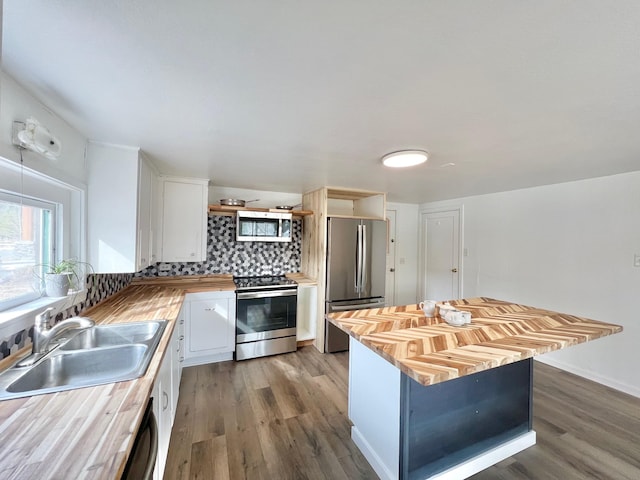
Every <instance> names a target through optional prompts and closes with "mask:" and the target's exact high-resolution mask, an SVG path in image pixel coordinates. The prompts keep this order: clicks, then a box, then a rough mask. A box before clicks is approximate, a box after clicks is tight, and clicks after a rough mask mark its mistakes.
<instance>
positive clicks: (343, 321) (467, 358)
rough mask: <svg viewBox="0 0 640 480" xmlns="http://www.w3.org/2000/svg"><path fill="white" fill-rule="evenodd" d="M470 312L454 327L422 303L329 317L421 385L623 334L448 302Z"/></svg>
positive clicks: (485, 303)
mask: <svg viewBox="0 0 640 480" xmlns="http://www.w3.org/2000/svg"><path fill="white" fill-rule="evenodd" d="M450 303H451V305H453V306H455V307H456V308H457V309H459V310H467V311H469V312H471V323H470V324H468V325H464V326H461V327H453V326H451V325H448V324H447V323H445V322H444V320H442V319H440V318H439V317H426V316H425V315H424V313H423V312H422V310H421V309H420V307H419V306H418V305H406V306H397V307H384V308H376V309H368V310H354V311H348V312H338V313H332V314H329V315H327V319H328V320H329V321H330V322H331V323H333V324H334V325H336V326H337V327H338V328H340V329H342V330H344V331H345V332H347V333H348V334H349V335H351V336H352V337H354V338H355V339H356V340H358V341H359V342H361V343H362V344H363V345H365V346H367V347H368V348H370V349H371V350H373V351H374V352H376V353H378V354H379V355H380V356H382V357H383V358H384V359H386V360H387V361H388V362H390V363H392V364H393V365H395V366H396V367H398V368H399V369H400V370H401V371H402V372H404V373H405V374H407V375H408V376H409V377H411V378H413V379H414V380H416V381H417V382H419V383H421V384H422V385H433V384H436V383H439V382H443V381H446V380H451V379H453V378H457V377H462V376H464V375H470V374H472V373H476V372H479V371H482V370H487V369H490V368H495V367H500V366H502V365H506V364H508V363H513V362H517V361H519V360H524V359H525V358H529V357H533V356H535V355H540V354H543V353H547V352H551V351H553V350H560V349H562V348H566V347H570V346H572V345H576V344H578V343H584V342H588V341H591V340H595V339H597V338H600V337H604V336H607V335H612V334H614V333H618V332H621V331H622V327H621V326H619V325H613V324H610V323H604V322H598V321H595V320H589V319H587V318H583V317H578V316H576V315H568V314H565V313H558V312H554V311H551V310H545V309H540V308H534V307H527V306H525V305H519V304H515V303H511V302H505V301H501V300H494V299H490V298H485V297H481V298H469V299H463V300H455V301H451V302H450Z"/></svg>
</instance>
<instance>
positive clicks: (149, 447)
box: [122, 398, 158, 480]
mask: <svg viewBox="0 0 640 480" xmlns="http://www.w3.org/2000/svg"><path fill="white" fill-rule="evenodd" d="M157 457H158V425H157V422H156V417H155V415H154V414H153V398H151V399H149V403H148V404H147V409H146V410H145V412H144V417H143V418H142V422H141V423H140V429H139V430H138V435H137V436H136V440H135V442H134V444H133V448H132V449H131V455H129V459H128V460H127V465H126V466H125V468H124V473H123V474H122V480H134V479H135V480H152V479H153V469H154V467H155V466H156V458H157Z"/></svg>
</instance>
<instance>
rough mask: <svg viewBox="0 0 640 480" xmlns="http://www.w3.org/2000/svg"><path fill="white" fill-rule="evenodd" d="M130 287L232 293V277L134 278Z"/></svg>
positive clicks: (219, 275) (220, 275) (221, 275)
mask: <svg viewBox="0 0 640 480" xmlns="http://www.w3.org/2000/svg"><path fill="white" fill-rule="evenodd" d="M131 284H132V285H155V286H162V287H172V288H179V289H182V290H184V291H186V292H187V293H194V292H203V291H207V292H212V291H229V290H230V291H234V290H235V289H236V285H235V283H233V275H230V274H218V275H174V276H167V277H136V278H134V279H133V281H132V282H131Z"/></svg>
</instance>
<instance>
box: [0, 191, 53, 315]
mask: <svg viewBox="0 0 640 480" xmlns="http://www.w3.org/2000/svg"><path fill="white" fill-rule="evenodd" d="M0 201H4V202H7V203H13V204H15V205H24V206H29V207H35V208H39V209H41V210H49V211H50V212H51V214H50V216H51V219H50V222H51V225H50V232H49V235H50V239H49V243H50V245H49V247H48V248H47V250H48V257H49V259H50V260H48V261H46V260H45V261H43V262H42V264H45V263H54V262H57V261H59V258H58V256H57V252H58V251H59V250H61V249H60V248H59V244H58V243H59V241H60V238H59V236H58V230H59V228H60V227H61V225H60V220H61V219H60V215H59V211H61V210H62V208H61V205H60V204H59V203H56V202H52V201H49V200H44V199H40V198H35V197H32V196H29V195H24V194H23V195H21V194H20V193H17V192H12V191H9V190H5V189H0ZM36 265H37V264H36ZM38 276H39V277H40V279H41V282H40V285H39V288H38V290H36V289H34V290H33V292H29V293H25V294H22V295H19V296H16V297H12V298H10V299H7V300H1V299H0V312H3V311H6V310H9V309H11V308H14V307H17V306H20V305H24V304H25V303H29V302H32V301H34V300H37V299H38V298H40V297H41V296H42V295H43V290H44V285H43V283H44V280H43V276H44V272H41V274H40V275H38Z"/></svg>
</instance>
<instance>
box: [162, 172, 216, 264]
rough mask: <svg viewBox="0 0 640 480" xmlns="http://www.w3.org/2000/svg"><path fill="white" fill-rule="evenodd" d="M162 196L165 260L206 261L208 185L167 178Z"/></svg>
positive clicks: (163, 257)
mask: <svg viewBox="0 0 640 480" xmlns="http://www.w3.org/2000/svg"><path fill="white" fill-rule="evenodd" d="M162 196H163V197H162V199H163V209H162V261H163V262H198V261H204V260H205V259H206V256H207V255H206V254H207V248H206V243H207V241H206V235H207V186H206V185H205V184H203V183H188V182H183V181H173V180H168V179H167V180H164V181H163V192H162Z"/></svg>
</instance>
